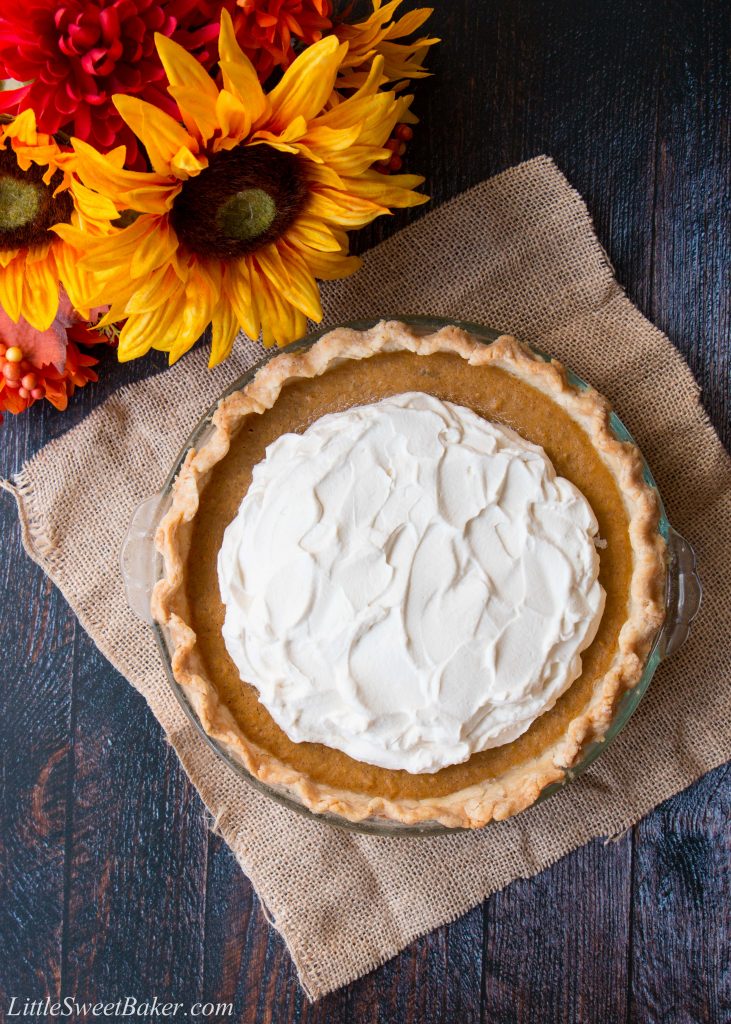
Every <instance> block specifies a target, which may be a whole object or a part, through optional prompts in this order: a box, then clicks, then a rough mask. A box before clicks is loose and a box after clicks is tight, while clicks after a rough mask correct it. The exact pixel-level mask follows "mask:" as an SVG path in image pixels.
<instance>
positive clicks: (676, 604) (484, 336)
mask: <svg viewBox="0 0 731 1024" xmlns="http://www.w3.org/2000/svg"><path fill="white" fill-rule="evenodd" d="M393 319H398V320H400V321H401V322H403V323H405V324H406V325H408V327H409V328H410V329H411V330H412V331H414V332H416V333H417V334H423V335H427V334H430V333H432V332H435V331H438V330H440V329H441V328H443V327H446V326H456V327H458V328H460V329H461V330H463V331H466V332H467V333H468V334H470V335H471V336H472V338H474V339H475V340H477V341H479V342H481V343H483V344H486V345H489V344H491V343H492V342H493V341H495V340H496V339H497V338H498V332H497V331H494V330H490V329H488V328H485V327H480V326H478V325H476V324H469V323H463V322H458V321H454V320H444V319H440V318H432V317H408V316H407V317H395V318H393ZM377 322H378V321H377V320H370V321H359V322H351V323H348V324H345V325H340V326H345V327H349V328H352V329H355V330H361V331H362V330H366V329H368V328H370V327H372V326H373V325H374V324H375V323H377ZM331 329H332V328H329V327H328V328H323V329H320V330H317V331H315V332H313V333H312V334H310V335H308V336H307V337H306V338H303V339H302V340H301V341H298V342H296V343H295V344H294V345H292V346H290V347H289V349H288V350H287V349H285V350H274V351H271V352H269V353H268V354H266V355H265V357H264V358H263V359H262V360H261V362H260V363H258V364H257V365H256V366H254V367H252V369H251V370H249V371H248V372H247V373H246V374H244V375H243V376H242V377H240V378H239V379H238V380H236V381H235V382H234V383H233V384H232V385H231V386H230V387H229V388H228V389H227V390H226V391H225V392H224V393H223V394H222V395H221V396H220V398H219V401H220V399H221V398H224V397H225V396H226V395H228V394H230V393H232V392H234V391H238V390H240V389H241V388H243V387H245V386H246V385H247V384H248V383H249V382H250V381H251V380H252V378H253V377H254V376H255V374H256V373H257V372H258V370H259V369H260V368H261V367H262V366H263V365H264V363H266V362H267V361H268V360H269V359H271V358H273V357H274V356H275V355H278V354H280V353H281V351H285V352H286V351H296V350H300V349H305V348H308V347H310V346H312V345H313V344H315V342H316V341H318V340H319V339H320V338H321V337H322V336H323V335H324V334H326V333H327V332H328V331H330V330H331ZM533 351H534V353H535V354H536V355H537V356H538V357H539V358H540V359H543V360H548V359H549V358H550V357H548V356H547V355H545V354H544V353H541V352H540V351H538V350H536V349H534V350H533ZM569 379H570V382H571V384H572V385H574V386H575V387H576V388H578V389H586V388H587V387H588V385H587V384H586V383H585V382H584V381H582V380H581V379H580V378H579V377H577V376H576V375H575V374H571V373H570V372H569ZM217 406H218V402H216V404H215V405H214V406H213V407H212V408H211V409H209V410H208V412H207V413H206V414H205V415H204V416H203V417H202V419H201V420H200V421H199V423H198V424H197V426H196V428H195V429H194V431H193V432H192V434H191V435H190V437H189V438H188V440H187V441H186V443H185V445H184V447H183V449H182V451H181V453H180V455H179V457H178V459H176V461H175V463H174V465H173V466H172V467H171V470H170V473H169V475H168V478H167V480H166V482H165V485H164V487H163V489H162V490H161V492H160V493H158V494H155V495H153V496H151V497H150V498H148V499H147V500H146V501H144V502H143V503H142V504H141V505H140V506H139V507H138V509H137V510H136V512H135V514H134V516H133V519H132V523H131V525H130V528H129V532H128V534H127V537H126V539H125V542H124V544H123V547H122V551H121V568H122V574H123V577H124V581H125V586H126V590H127V598H128V601H129V604H130V607H131V608H132V610H133V611H134V612H135V613H136V614H137V615H138V616H139V617H140V618H141V619H143V620H144V621H145V622H147V623H148V624H149V625H150V626H151V627H152V629H153V630H154V633H155V637H156V640H157V644H158V648H159V650H160V655H161V659H162V663H163V665H164V667H165V671H166V674H167V678H168V681H169V684H170V686H171V688H172V690H173V692H174V693H175V695H176V697H177V699H178V701H179V702H180V704H181V706H182V708H183V710H184V712H185V713H186V715H187V716H188V718H189V719H190V720H191V722H192V723H193V724H194V726H195V727H196V729H197V730H198V731H199V732H200V734H201V736H202V738H203V740H204V741H205V742H206V743H208V745H209V746H210V747H211V748H212V749H213V750H214V751H215V752H216V754H217V755H218V756H219V757H220V758H221V759H222V761H223V762H225V763H226V764H227V765H228V766H229V767H230V768H232V769H233V770H234V771H236V772H237V773H238V774H239V775H241V776H242V777H243V778H245V779H246V780H247V782H249V783H250V784H251V785H253V786H254V787H256V788H257V789H259V790H261V791H262V792H264V793H266V794H267V795H268V796H269V797H271V798H272V799H274V800H277V801H279V802H281V803H283V804H285V805H286V806H288V807H290V808H292V809H293V810H296V811H298V812H300V813H302V814H305V815H307V816H310V817H313V818H315V819H317V820H321V821H322V820H325V821H327V822H329V823H331V824H334V825H338V826H341V827H344V828H349V829H353V830H355V831H359V832H366V833H372V834H379V835H432V834H438V833H443V832H449V831H454V829H453V828H448V827H446V826H444V825H442V824H440V823H439V822H436V821H433V822H432V821H428V822H422V823H419V824H415V825H412V824H408V825H407V824H404V823H401V822H399V821H394V820H390V819H385V818H368V819H366V820H363V821H358V822H352V821H349V820H347V819H345V818H344V817H341V816H339V815H337V814H334V813H317V814H315V813H314V812H312V811H311V810H309V809H308V808H307V807H306V806H305V805H304V804H303V803H301V802H300V800H299V798H298V797H297V796H296V795H295V794H294V793H293V792H292V791H290V790H288V789H285V788H283V787H279V786H273V785H271V784H268V783H264V782H262V781H261V780H259V779H257V778H255V777H253V776H252V775H251V774H250V772H249V771H248V770H247V769H246V767H245V766H244V765H243V764H242V763H241V761H240V760H239V759H238V757H237V755H236V753H235V751H234V750H232V749H230V748H228V747H226V746H224V745H223V744H222V743H220V742H219V741H217V740H216V739H214V738H212V737H210V736H209V735H208V733H207V732H206V731H205V730H204V728H203V726H202V725H201V722H200V720H199V718H198V715H197V713H196V711H195V709H194V707H193V705H192V704H191V702H190V701H189V700H188V697H187V696H186V693H185V691H184V689H183V688H182V687H181V686H180V684H179V683H178V681H177V680H176V679H175V676H174V674H173V670H172V654H173V651H172V644H171V639H170V636H169V634H168V631H167V629H166V628H165V627H164V626H161V625H160V624H159V623H157V622H154V621H153V619H152V616H151V613H150V598H151V594H152V590H153V588H154V586H155V584H156V583H157V581H158V580H159V579H160V578H161V577H162V569H163V565H162V558H161V556H159V555H158V553H157V550H156V548H155V543H154V538H155V533H156V529H157V526H158V524H159V522H160V520H161V519H162V517H163V516H164V515H165V513H166V512H167V511H168V509H169V507H170V504H171V500H172V485H173V482H174V480H175V478H176V476H177V475H178V472H179V470H180V468H181V465H182V463H183V461H184V459H185V457H186V455H187V453H188V452H189V451H190V449H191V448H193V449H199V448H200V447H201V445H202V444H204V443H205V442H206V440H207V439H208V438H209V437H210V435H211V433H212V430H213V428H212V425H211V420H212V416H213V414H214V412H215V410H216V408H217ZM610 426H611V430H612V431H613V433H614V435H615V436H616V437H617V438H618V439H619V440H621V441H630V442H631V441H632V440H633V439H632V437H631V435H630V433H629V431H627V429H626V428H625V427H624V425H623V424H622V423H621V421H620V420H619V419H618V418H617V417H616V415H614V414H612V417H611V421H610ZM643 472H644V477H645V481H646V483H647V485H648V486H649V487H650V488H652V489H653V490H654V491H655V492H656V493H657V487H656V485H655V482H654V480H653V478H652V476H651V473H650V470H649V468H648V467H647V465H646V463H643ZM657 496H658V500H659V506H660V519H659V531H660V533H661V535H662V537H663V538H664V540H665V541H666V543H667V549H668V573H667V579H666V589H665V606H666V615H665V620H664V623H663V625H662V627H661V628H660V629H659V630H658V632H657V634H656V635H655V637H654V643H653V645H652V648H651V650H650V653H649V655H648V657H647V660H646V662H645V665H644V671H643V674H642V677H641V679H640V681H639V683H637V685H636V686H634V687H633V688H632V689H630V690H628V691H627V692H626V693H625V694H624V695H623V696H622V698H621V699H620V701H619V703H618V706H617V709H616V713H615V715H614V717H613V719H612V722H611V725H610V727H609V729H608V731H607V732H606V733H605V735H604V736H603V738H602V739H601V740H600V741H596V742H593V743H591V744H589V745H587V746H586V747H585V749H584V751H583V754H582V756H581V759H580V761H579V762H578V763H577V764H575V765H574V766H573V767H572V768H571V769H566V770H565V772H564V776H563V778H562V779H561V781H559V782H553V783H551V784H550V785H547V786H545V787H544V789H543V790H542V791H541V793H540V796H539V800H544V799H546V798H547V797H548V796H550V795H551V794H552V793H554V792H555V791H556V790H557V789H559V788H560V787H561V786H563V785H564V784H565V783H566V782H568V781H569V780H571V779H573V778H575V777H577V776H578V775H580V774H581V773H582V772H583V771H585V770H586V768H587V767H588V766H589V765H590V764H591V763H592V762H593V761H594V759H595V758H596V757H597V756H598V755H599V753H600V752H601V751H602V750H604V749H606V747H607V745H608V743H609V742H611V740H612V739H613V738H614V736H616V735H617V734H618V733H619V732H620V730H621V729H622V728H623V727H624V726H625V724H626V723H627V721H628V720H629V718H630V716H631V715H632V713H633V711H634V710H635V708H636V707H637V705H638V703H639V701H640V700H641V699H642V696H643V695H644V693H645V691H646V690H647V687H648V685H649V683H650V680H651V678H652V676H653V674H654V672H655V669H656V668H657V665H658V664H659V662H660V661H661V660H662V659H663V658H665V657H668V656H669V655H671V654H672V653H673V652H674V651H675V650H677V649H678V647H680V645H681V644H682V643H683V642H684V640H685V639H686V637H687V634H688V630H689V627H690V623H691V621H692V619H693V618H694V616H695V615H696V613H697V611H698V608H699V605H700V598H701V588H700V583H699V580H698V576H697V574H696V571H695V557H694V554H693V551H692V549H691V547H690V545H689V544H688V543H687V542H686V541H685V540H684V539H683V538H682V537H681V536H680V535H679V534H678V533H677V532H676V531H674V530H673V529H672V527H671V526H670V524H669V523H668V520H667V517H666V515H665V512H664V508H663V505H662V501H661V499H660V496H659V494H658V495H657Z"/></svg>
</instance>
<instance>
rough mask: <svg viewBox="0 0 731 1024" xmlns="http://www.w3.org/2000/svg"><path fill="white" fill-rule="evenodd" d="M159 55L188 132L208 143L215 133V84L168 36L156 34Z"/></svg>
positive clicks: (198, 64)
mask: <svg viewBox="0 0 731 1024" xmlns="http://www.w3.org/2000/svg"><path fill="white" fill-rule="evenodd" d="M155 45H156V46H157V52H158V55H159V57H160V60H161V62H162V66H163V67H164V68H165V73H166V74H167V76H168V82H169V83H170V85H169V86H168V92H169V93H170V95H171V96H172V97H173V98H174V100H175V102H176V103H177V104H178V106H179V107H180V113H181V116H182V118H183V121H184V123H185V126H186V128H187V129H188V131H190V132H191V133H192V134H194V135H195V134H196V130H197V132H198V133H199V137H200V138H201V139H202V140H203V141H205V140H207V139H210V137H211V135H213V132H214V131H215V129H216V125H217V122H216V99H217V98H218V89H217V88H216V83H215V82H214V81H213V79H212V78H211V76H210V75H209V74H208V72H207V71H206V70H205V68H204V67H203V66H202V65H201V64H200V63H199V62H198V61H197V60H196V59H195V57H193V56H192V54H190V53H188V52H187V50H184V49H183V47H182V46H179V45H178V44H177V43H174V42H173V40H172V39H168V37H167V36H163V35H160V33H159V32H156V33H155Z"/></svg>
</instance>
